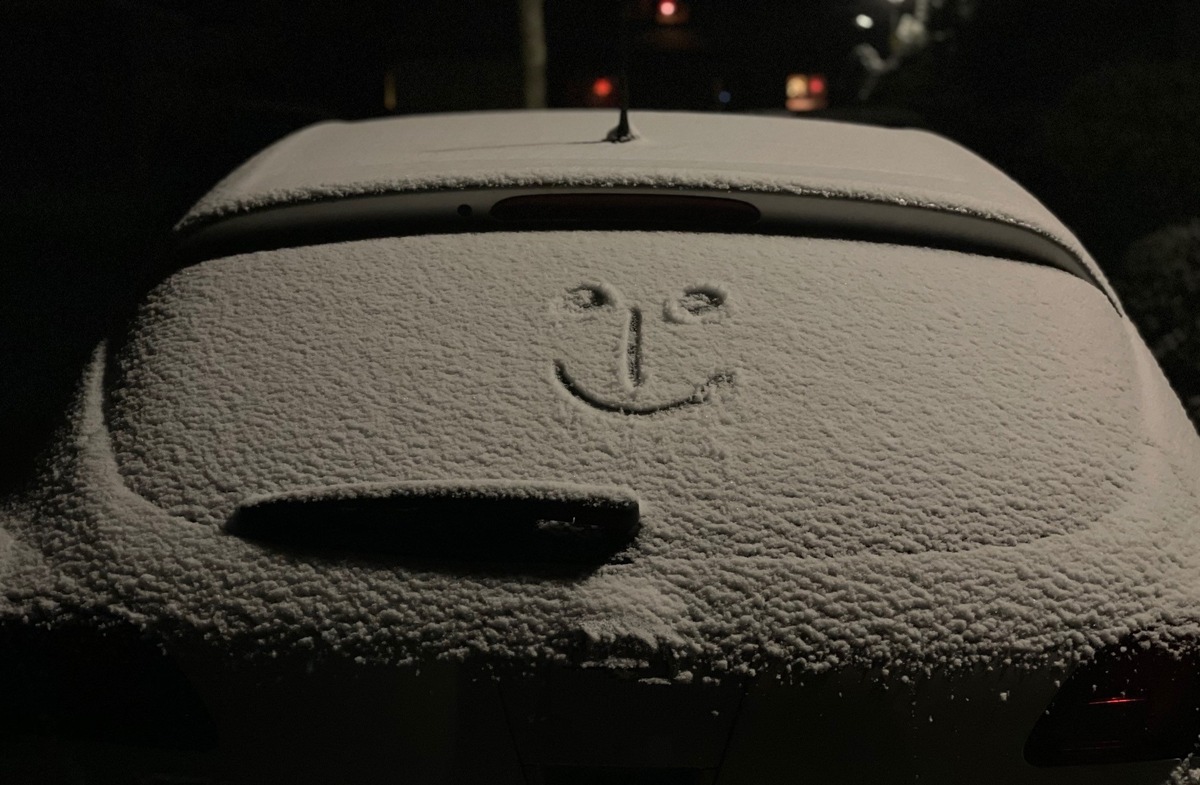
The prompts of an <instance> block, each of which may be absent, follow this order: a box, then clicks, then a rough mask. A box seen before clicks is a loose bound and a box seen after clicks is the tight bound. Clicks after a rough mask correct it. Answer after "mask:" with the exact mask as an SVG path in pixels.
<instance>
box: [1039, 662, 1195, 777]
mask: <svg viewBox="0 0 1200 785" xmlns="http://www.w3.org/2000/svg"><path fill="white" fill-rule="evenodd" d="M1198 736H1200V653H1197V652H1196V651H1191V652H1189V653H1187V654H1183V655H1180V654H1177V653H1172V652H1168V651H1164V650H1162V649H1159V648H1152V649H1143V648H1141V647H1139V646H1138V645H1136V644H1130V645H1123V646H1116V647H1111V648H1109V649H1105V650H1103V651H1101V652H1100V653H1099V654H1097V656H1096V658H1095V659H1094V660H1092V661H1091V662H1089V663H1087V664H1085V665H1083V666H1081V667H1079V668H1078V669H1077V670H1076V671H1075V672H1074V673H1073V674H1072V675H1071V677H1070V678H1069V679H1067V681H1066V683H1064V684H1063V686H1062V688H1061V689H1060V690H1059V692H1058V694H1057V695H1056V696H1055V697H1054V701H1053V702H1052V703H1051V704H1050V708H1048V709H1047V710H1046V712H1045V714H1043V715H1042V717H1041V719H1039V720H1038V722H1037V725H1035V726H1034V729H1033V732H1032V733H1031V734H1030V736H1029V739H1028V741H1027V742H1026V744H1025V759H1026V760H1027V761H1029V762H1030V763H1031V764H1033V765H1035V766H1070V765H1079V764H1095V763H1127V762H1132V761H1145V760H1162V759H1166V758H1183V757H1185V756H1187V755H1189V754H1190V753H1192V752H1193V751H1194V750H1195V749H1196V747H1197V737H1198Z"/></svg>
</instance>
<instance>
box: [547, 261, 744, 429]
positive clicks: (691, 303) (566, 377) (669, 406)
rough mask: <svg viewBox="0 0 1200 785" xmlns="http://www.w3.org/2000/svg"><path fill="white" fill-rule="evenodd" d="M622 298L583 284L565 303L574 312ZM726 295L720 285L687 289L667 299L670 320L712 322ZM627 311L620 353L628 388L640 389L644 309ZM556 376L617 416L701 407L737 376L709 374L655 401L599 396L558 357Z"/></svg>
mask: <svg viewBox="0 0 1200 785" xmlns="http://www.w3.org/2000/svg"><path fill="white" fill-rule="evenodd" d="M617 299H618V295H617V293H616V290H615V289H613V288H612V287H610V286H607V285H604V284H583V285H581V286H578V287H576V288H574V289H572V290H571V291H569V292H568V293H567V298H566V307H567V309H568V310H570V311H575V312H580V313H582V312H585V311H590V310H592V309H595V308H606V307H613V306H614V305H615V303H616V301H617ZM725 299H726V294H725V292H724V291H723V290H722V289H719V288H717V287H709V286H703V287H692V288H689V289H687V290H686V291H685V293H684V296H683V297H682V298H680V299H679V300H678V301H677V302H668V303H667V305H666V307H665V308H664V314H665V316H666V317H667V319H668V320H669V321H672V322H676V323H692V322H703V321H712V320H714V317H716V318H719V316H720V309H721V308H722V307H723V306H724V304H725ZM628 310H629V326H628V331H627V333H626V336H625V338H624V347H623V350H622V352H621V357H622V359H623V361H624V363H623V364H624V366H625V367H624V373H625V375H626V377H627V380H628V387H629V388H631V389H633V390H635V391H636V390H637V389H638V388H639V387H641V386H642V385H643V384H644V383H645V381H646V378H645V374H644V372H643V368H642V363H643V353H642V311H641V309H639V308H637V307H631V308H629V309H628ZM554 375H555V378H557V379H558V381H559V383H560V384H562V386H563V388H565V389H566V391H567V392H569V393H570V394H571V395H572V396H574V397H575V398H576V399H577V400H579V401H582V402H583V403H585V404H587V405H588V406H591V407H592V408H594V409H599V410H600V411H602V412H612V413H616V414H634V415H636V414H655V413H657V412H666V411H671V410H673V409H682V408H685V407H689V406H699V405H700V404H703V403H707V402H708V401H709V400H711V399H712V396H713V392H714V391H715V390H716V389H717V388H718V387H720V386H721V385H732V384H733V382H734V375H733V373H731V372H726V371H721V372H717V373H713V374H710V375H709V377H708V378H707V379H705V380H704V381H702V382H699V383H696V384H694V386H693V389H692V392H691V393H690V394H689V395H686V396H683V397H679V398H675V399H672V400H668V401H661V402H657V403H652V402H640V401H632V400H625V401H622V400H611V399H606V398H605V397H603V396H601V395H597V394H596V393H594V392H591V391H589V390H587V389H586V388H584V387H583V386H581V385H580V383H579V382H578V381H577V380H576V379H575V377H574V376H572V375H571V373H570V372H569V371H568V370H567V367H566V364H565V363H564V362H563V361H562V360H555V361H554Z"/></svg>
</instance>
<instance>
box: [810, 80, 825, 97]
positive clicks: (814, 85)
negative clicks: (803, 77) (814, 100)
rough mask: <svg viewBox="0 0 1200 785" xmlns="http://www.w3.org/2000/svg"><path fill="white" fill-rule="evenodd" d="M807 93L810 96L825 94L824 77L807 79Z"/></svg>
mask: <svg viewBox="0 0 1200 785" xmlns="http://www.w3.org/2000/svg"><path fill="white" fill-rule="evenodd" d="M808 92H809V93H810V94H812V95H821V94H822V93H824V92H825V77H823V76H812V77H809V79H808Z"/></svg>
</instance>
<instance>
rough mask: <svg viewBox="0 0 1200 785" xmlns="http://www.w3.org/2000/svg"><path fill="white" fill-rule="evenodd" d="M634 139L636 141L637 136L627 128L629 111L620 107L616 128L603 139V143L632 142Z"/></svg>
mask: <svg viewBox="0 0 1200 785" xmlns="http://www.w3.org/2000/svg"><path fill="white" fill-rule="evenodd" d="M634 139H637V134H635V133H634V132H633V129H631V128H630V127H629V110H628V109H626V108H624V107H621V119H620V120H619V121H618V122H617V127H616V128H614V129H612V130H611V131H609V132H608V136H606V137H604V141H606V142H613V143H617V142H632V141H633V140H634Z"/></svg>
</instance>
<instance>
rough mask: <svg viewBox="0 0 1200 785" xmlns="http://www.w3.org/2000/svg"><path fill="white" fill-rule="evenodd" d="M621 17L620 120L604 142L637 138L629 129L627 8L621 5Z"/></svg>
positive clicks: (628, 140)
mask: <svg viewBox="0 0 1200 785" xmlns="http://www.w3.org/2000/svg"><path fill="white" fill-rule="evenodd" d="M622 7H623V9H624V12H623V13H622V17H621V75H620V77H619V78H618V80H617V92H618V93H620V95H621V119H620V120H618V121H617V127H616V128H614V129H612V130H611V131H609V132H608V136H606V137H604V140H605V141H606V142H613V143H616V142H632V141H633V140H634V139H636V138H637V136H636V135H635V134H634V133H633V129H631V128H630V127H629V8H628V6H627V5H625V4H622Z"/></svg>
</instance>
